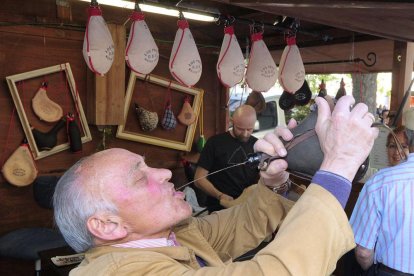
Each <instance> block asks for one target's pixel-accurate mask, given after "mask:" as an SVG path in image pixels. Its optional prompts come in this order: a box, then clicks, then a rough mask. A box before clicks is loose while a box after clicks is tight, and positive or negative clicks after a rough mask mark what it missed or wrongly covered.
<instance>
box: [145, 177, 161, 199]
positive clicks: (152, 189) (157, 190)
mask: <svg viewBox="0 0 414 276" xmlns="http://www.w3.org/2000/svg"><path fill="white" fill-rule="evenodd" d="M147 187H148V192H149V193H150V195H152V196H157V195H160V194H161V187H160V184H159V183H157V182H156V181H154V180H152V179H149V180H148V186H147Z"/></svg>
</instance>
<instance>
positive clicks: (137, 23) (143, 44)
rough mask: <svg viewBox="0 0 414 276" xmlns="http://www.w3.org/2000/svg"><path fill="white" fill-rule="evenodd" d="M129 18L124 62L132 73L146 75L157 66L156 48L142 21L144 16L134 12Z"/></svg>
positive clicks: (145, 24) (157, 54) (157, 55)
mask: <svg viewBox="0 0 414 276" xmlns="http://www.w3.org/2000/svg"><path fill="white" fill-rule="evenodd" d="M130 18H131V20H132V25H131V30H130V32H129V38H128V43H127V48H126V55H125V60H126V63H127V64H128V67H129V68H130V69H131V70H132V71H134V72H137V73H141V74H144V75H147V74H149V73H151V72H152V70H154V68H155V66H156V65H157V64H158V59H159V53H158V47H157V44H155V41H154V38H153V37H152V35H151V32H150V30H149V28H148V26H147V23H145V21H144V18H145V16H144V14H143V13H142V12H138V11H134V12H133V13H132V15H131V17H130Z"/></svg>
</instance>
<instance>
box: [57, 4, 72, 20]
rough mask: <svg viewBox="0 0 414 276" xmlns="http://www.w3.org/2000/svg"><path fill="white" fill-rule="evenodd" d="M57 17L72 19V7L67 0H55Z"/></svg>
mask: <svg viewBox="0 0 414 276" xmlns="http://www.w3.org/2000/svg"><path fill="white" fill-rule="evenodd" d="M56 15H57V18H59V19H63V20H67V21H72V9H71V7H70V3H69V1H68V0H56Z"/></svg>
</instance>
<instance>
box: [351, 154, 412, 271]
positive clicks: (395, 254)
mask: <svg viewBox="0 0 414 276" xmlns="http://www.w3.org/2000/svg"><path fill="white" fill-rule="evenodd" d="M350 223H351V225H352V228H353V230H354V235H355V242H356V243H357V244H359V245H360V246H363V247H365V248H368V249H371V250H372V249H374V248H375V256H374V261H375V263H382V264H384V265H386V266H388V267H391V268H393V269H396V270H399V271H402V272H405V273H414V153H411V154H410V155H409V157H408V160H407V161H406V162H403V163H401V164H399V165H397V166H394V167H390V168H385V169H382V170H380V171H379V172H378V173H376V174H375V175H374V176H373V177H371V178H370V179H369V180H368V181H367V182H366V183H365V185H364V187H363V189H362V191H361V193H360V195H359V197H358V201H357V203H356V205H355V208H354V211H353V213H352V216H351V219H350Z"/></svg>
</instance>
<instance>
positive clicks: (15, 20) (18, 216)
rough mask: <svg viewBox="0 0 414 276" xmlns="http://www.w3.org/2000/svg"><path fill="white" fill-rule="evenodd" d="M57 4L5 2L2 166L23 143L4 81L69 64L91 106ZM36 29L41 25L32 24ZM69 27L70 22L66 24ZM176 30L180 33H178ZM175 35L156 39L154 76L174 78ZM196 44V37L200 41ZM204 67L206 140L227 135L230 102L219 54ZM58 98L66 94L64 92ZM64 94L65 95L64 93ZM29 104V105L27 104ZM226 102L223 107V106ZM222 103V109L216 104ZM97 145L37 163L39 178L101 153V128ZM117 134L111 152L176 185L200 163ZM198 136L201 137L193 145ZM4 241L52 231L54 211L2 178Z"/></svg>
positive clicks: (78, 48)
mask: <svg viewBox="0 0 414 276" xmlns="http://www.w3.org/2000/svg"><path fill="white" fill-rule="evenodd" d="M55 3H56V2H55V0H40V1H34V2H33V1H24V0H12V1H11V0H10V1H9V0H6V1H3V2H2V7H1V10H0V22H2V23H4V24H1V25H0V79H1V81H0V111H1V112H0V124H1V129H2V131H1V132H0V158H1V159H0V160H1V162H3V161H4V159H5V158H7V157H8V156H9V155H10V154H11V153H12V151H14V149H16V148H17V147H18V145H19V144H20V142H21V141H22V139H23V136H24V135H23V130H22V127H21V125H20V121H19V120H18V117H17V114H15V113H14V115H13V109H14V104H13V101H12V98H11V96H10V92H9V89H8V87H7V84H6V81H5V77H6V76H9V75H14V74H17V73H22V72H27V71H30V70H35V69H39V68H44V67H49V66H52V65H57V64H61V63H65V62H69V63H70V65H71V67H72V71H73V74H74V78H75V80H76V85H77V88H78V91H79V95H80V98H81V101H82V103H83V107H84V108H86V106H87V94H88V93H89V91H87V73H88V72H87V70H88V69H87V67H86V64H85V62H84V60H83V56H82V44H83V35H84V32H83V30H79V28H74V29H69V28H61V27H59V26H50V24H49V23H59V22H60V20H59V19H58V18H57V17H56V14H57V12H56V4H55ZM87 6H88V4H87V3H86V4H85V3H82V4H76V5H74V6H73V8H72V17H73V20H74V22H77V23H79V22H80V25H81V24H84V23H85V20H86V7H87ZM129 13H130V11H125V10H124V9H110V8H108V9H106V10H105V12H104V16H107V17H108V18H110V19H111V20H112V21H114V20H113V19H114V18H117V21H116V22H115V23H116V24H122V23H123V22H124V21H125V20H126V18H128V16H129ZM148 20H149V22H147V23H148V24H149V25H150V26H151V25H152V26H154V28H155V29H157V28H159V27H157V25H158V23H159V22H162V24H161V25H163V24H166V25H168V26H171V25H172V26H176V25H175V24H176V20H177V19H176V18H172V17H168V18H165V16H162V15H159V16H151V17H150V18H149V19H148ZM27 23H36V24H34V25H33V24H27ZM66 23H68V22H66ZM174 28H176V27H174ZM174 36H175V33H168V34H164V35H159V34H157V35H154V38H155V39H156V40H157V41H158V40H160V39H162V40H163V42H162V43H160V44H159V48H160V53H161V58H160V61H159V63H158V65H157V67H156V69H155V70H154V72H153V73H154V74H157V75H160V76H164V77H167V78H171V77H170V73H169V70H168V57H169V55H170V51H171V48H172V41H173V39H174ZM196 41H197V37H196ZM200 54H201V58H202V62H203V74H202V77H201V80H200V81H199V83H198V84H197V85H196V86H197V87H199V88H202V89H204V91H205V97H204V127H205V130H204V133H205V135H206V136H207V137H209V136H211V135H213V134H215V133H218V132H221V131H223V130H224V129H225V114H226V112H223V110H224V105H225V104H226V102H225V99H223V98H225V97H223V93H225V92H223V91H222V87H221V85H220V83H219V81H218V79H217V75H216V72H215V65H216V62H217V58H218V56H217V52H216V51H210V50H204V51H203V50H201V51H200ZM125 71H126V75H125V83H127V80H128V77H129V72H130V71H129V70H128V68H126V70H125ZM53 93H62V92H59V91H56V92H53ZM63 93H64V92H63ZM27 100H30V99H27ZM223 101H224V102H223ZM217 103H218V104H217ZM90 128H91V133H92V138H93V140H92V142H89V143H86V144H84V145H83V146H84V147H83V152H82V153H81V154H72V153H70V152H69V151H64V152H61V153H58V154H55V155H52V156H49V157H46V158H43V159H40V160H37V161H36V165H37V167H38V169H39V172H40V173H39V174H40V175H44V174H50V173H53V172H57V171H58V172H61V171H64V170H65V169H67V168H68V167H69V166H71V165H72V164H74V163H75V162H76V161H77V160H79V159H80V158H81V157H83V156H87V155H89V154H91V153H93V152H96V151H97V150H98V148H99V147H101V144H102V133H101V132H99V130H98V129H97V127H96V126H94V125H90ZM109 129H110V131H111V132H112V134H111V135H109V136H108V137H107V138H106V147H107V148H112V147H121V148H125V149H128V150H131V151H133V152H137V153H140V154H143V155H146V161H147V163H148V164H149V165H150V166H154V167H166V168H170V169H172V170H173V172H174V178H175V179H176V180H177V183H176V184H178V185H179V184H182V183H183V182H184V181H185V180H184V176H183V170H182V167H181V163H180V158H181V157H182V156H183V155H184V156H186V158H188V159H190V160H193V161H196V160H197V159H198V155H197V153H195V151H193V152H191V153H186V152H181V151H177V150H171V149H167V148H161V147H156V146H151V145H147V144H142V143H136V142H132V141H127V140H120V139H117V138H115V133H116V126H111V127H110V128H109ZM198 136H199V132H198V130H197V131H196V135H195V139H194V142H196V141H197V139H198ZM0 217H1V218H2V223H1V224H0V235H1V234H4V233H6V232H9V231H11V230H14V229H18V228H21V227H32V226H52V225H53V220H52V213H51V211H50V210H44V209H41V208H40V207H38V206H37V205H36V203H35V202H34V199H33V193H32V187H31V186H27V187H23V188H17V187H14V186H12V185H10V184H8V183H6V182H5V180H4V178H3V177H2V176H0ZM1 266H2V265H1V264H0V267H1Z"/></svg>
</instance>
